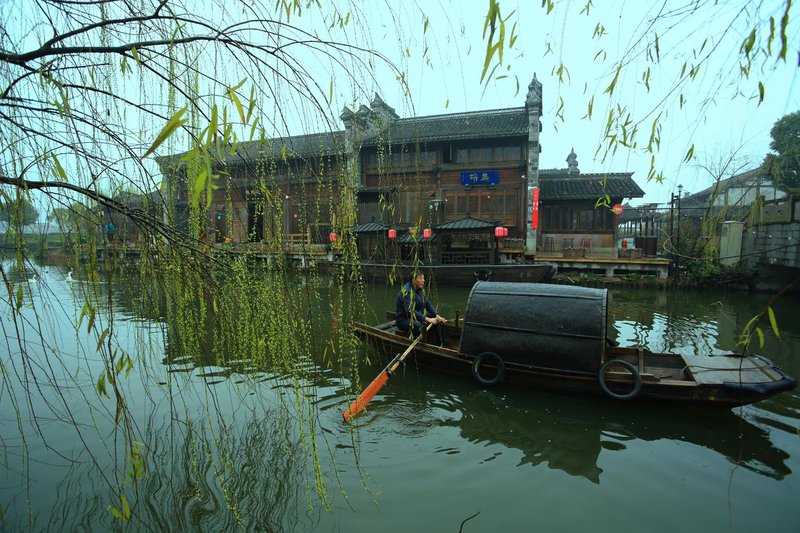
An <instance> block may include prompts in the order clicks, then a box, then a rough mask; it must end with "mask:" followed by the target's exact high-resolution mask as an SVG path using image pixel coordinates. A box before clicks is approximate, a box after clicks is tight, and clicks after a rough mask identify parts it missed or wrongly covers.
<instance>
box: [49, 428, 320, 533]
mask: <svg viewBox="0 0 800 533" xmlns="http://www.w3.org/2000/svg"><path fill="white" fill-rule="evenodd" d="M270 419H272V420H275V419H277V417H275V416H270ZM263 420H264V415H263V414H261V415H259V416H253V417H252V419H250V420H249V421H244V420H239V421H237V422H238V423H237V424H235V425H228V424H225V423H224V422H223V423H222V424H221V425H220V426H216V425H215V426H216V427H214V429H212V428H211V427H210V426H209V424H208V423H207V421H203V420H198V421H191V420H190V421H184V423H170V422H169V420H167V421H166V423H164V421H162V423H161V425H160V427H149V428H148V431H147V432H146V434H147V435H148V440H147V442H146V443H144V447H145V448H146V449H147V456H148V465H147V475H146V476H145V477H144V478H143V479H141V480H140V481H139V482H138V483H137V484H136V485H133V484H128V485H127V488H126V492H127V497H128V499H129V500H130V501H131V502H136V505H135V506H134V507H133V508H132V519H131V522H130V525H132V526H134V529H135V530H142V531H144V530H151V531H312V530H313V529H314V527H315V524H316V523H317V521H318V516H313V515H311V514H308V513H307V505H308V502H307V499H306V498H307V495H306V494H305V487H306V482H305V480H306V479H307V475H308V471H307V468H310V465H307V464H306V458H305V456H306V453H305V450H304V449H303V447H302V446H301V445H300V444H299V443H298V442H297V441H296V439H292V438H291V436H290V435H289V434H288V433H287V432H288V425H287V424H280V423H278V424H271V425H270V426H267V425H265V424H263V423H262V421H263ZM151 422H152V421H151ZM289 442H294V444H291V445H287V443H289ZM274 449H281V451H282V452H281V453H267V452H268V451H269V450H274ZM93 478H99V476H98V473H97V471H96V470H94V469H90V468H86V467H76V468H74V469H71V470H70V471H69V472H68V474H67V475H66V476H65V477H64V479H63V480H62V481H61V482H60V483H59V485H58V487H59V490H58V491H57V494H56V499H55V501H54V502H53V505H52V508H51V511H50V516H49V519H48V524H47V525H46V527H45V529H47V530H50V531H59V530H61V531H63V530H76V529H83V530H86V531H100V530H105V531H111V530H113V529H117V528H118V527H119V525H120V524H119V521H118V520H116V519H115V518H114V517H113V516H112V515H111V513H109V512H108V510H107V508H106V507H107V501H108V494H107V491H108V489H107V487H106V485H105V482H104V481H102V480H101V479H93ZM100 487H103V489H104V490H98V489H99V488H100ZM91 488H94V490H92V489H91ZM87 489H88V490H87ZM134 492H135V493H136V494H135V496H134V494H133V493H134ZM43 526H44V524H41V523H40V524H39V527H43Z"/></svg>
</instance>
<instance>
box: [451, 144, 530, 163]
mask: <svg viewBox="0 0 800 533" xmlns="http://www.w3.org/2000/svg"><path fill="white" fill-rule="evenodd" d="M455 156H456V162H458V163H482V162H487V161H518V160H519V159H520V158H521V157H522V148H521V147H520V146H519V145H510V146H494V147H492V146H471V147H469V148H458V149H456V151H455Z"/></svg>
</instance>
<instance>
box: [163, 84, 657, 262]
mask: <svg viewBox="0 0 800 533" xmlns="http://www.w3.org/2000/svg"><path fill="white" fill-rule="evenodd" d="M541 116H542V86H541V83H539V81H538V80H537V79H536V77H535V76H534V78H533V80H532V81H531V83H530V85H529V86H528V93H527V95H526V98H525V101H524V102H523V105H521V106H519V107H512V108H505V109H495V110H490V111H476V112H467V113H451V114H443V115H434V116H425V117H411V118H401V117H399V116H398V115H397V113H396V112H395V110H394V109H393V108H391V107H390V106H389V105H387V104H386V103H385V102H384V101H383V100H382V99H381V98H380V97H379V96H377V95H376V96H375V98H374V99H373V100H372V102H370V104H369V107H367V106H366V105H361V106H360V107H359V108H358V109H357V110H356V111H353V110H351V109H348V108H347V107H345V108H344V110H343V112H342V114H341V117H340V118H341V120H342V123H343V125H344V129H343V130H339V131H333V132H327V133H320V134H313V135H304V136H294V137H288V138H285V139H268V140H261V141H253V142H245V143H241V144H240V145H239V148H238V150H237V152H236V153H235V154H234V155H233V156H231V157H229V158H228V159H227V160H226V161H225V162H224V165H223V167H222V169H221V170H223V171H222V172H221V174H220V175H221V177H222V178H223V180H224V183H218V184H217V186H216V189H215V190H212V191H209V194H210V196H211V202H210V207H209V208H208V210H207V211H208V212H207V218H208V224H207V228H205V235H206V238H208V239H209V240H213V241H216V242H222V241H224V240H225V241H228V242H231V244H232V245H239V244H242V243H247V242H256V243H258V242H263V243H266V244H265V245H269V246H274V245H279V244H280V243H281V241H282V243H283V244H284V245H294V246H301V247H302V246H308V247H309V248H308V249H311V248H310V247H314V246H317V247H320V246H324V245H325V244H327V243H328V240H329V235H330V234H331V233H337V232H338V234H339V235H345V236H347V235H350V236H352V238H356V239H358V243H359V251H360V254H361V257H362V259H364V260H374V261H384V260H402V259H408V258H410V256H411V255H413V254H414V253H417V254H420V253H422V254H423V255H425V256H426V259H428V260H430V261H434V262H439V263H445V264H447V263H453V264H475V263H482V262H488V263H492V262H497V261H498V259H499V257H498V256H502V259H503V260H507V261H508V260H511V261H523V260H531V259H533V258H535V257H536V255H537V253H539V252H544V251H558V250H564V249H571V248H583V249H587V250H588V251H589V253H591V254H600V255H602V254H604V253H607V254H613V252H614V251H615V248H614V240H615V239H614V237H615V228H616V220H615V218H614V215H613V213H612V212H611V210H610V209H609V206H610V205H613V204H615V203H621V202H622V201H623V200H624V199H625V198H638V197H642V196H643V194H644V193H643V192H642V190H641V189H640V188H639V187H638V186H637V185H636V183H635V182H634V181H633V179H632V176H631V174H630V173H608V174H582V173H581V172H580V170H579V169H578V162H577V156H576V155H575V153H574V151H573V152H572V153H571V154H570V155H569V157H568V158H567V163H568V166H567V168H565V169H561V170H557V169H553V170H540V169H539V153H540V151H541V144H540V142H539V141H540V134H541V131H542V123H541ZM176 161H177V159H176V158H163V159H161V160H160V163H161V164H162V167H163V168H164V169H165V172H174V169H175V168H179V171H178V172H177V175H178V176H182V177H183V178H185V176H186V175H187V170H186V168H185V166H184V167H182V168H181V167H170V165H171V164H174V163H175V162H176ZM169 168H172V170H168V169H169ZM178 182H179V183H185V181H184V182H182V181H181V178H179V180H178ZM346 189H349V190H351V191H354V192H355V194H356V195H357V202H356V211H357V212H356V213H355V215H353V214H352V213H345V212H342V210H343V209H345V208H344V202H339V201H338V199H339V198H341V196H340V195H342V193H343V191H344V190H346ZM193 194H194V196H196V194H197V193H196V191H195V193H191V192H190V191H189V187H186V186H185V185H184V186H178V187H177V188H176V189H175V198H176V210H177V212H178V222H179V223H181V221H182V220H187V219H188V217H187V216H186V214H188V211H189V206H190V205H191V204H192V201H196V200H193ZM535 198H537V199H538V203H537V202H534V199H535ZM598 198H606V199H607V200H609V201H608V202H606V203H605V205H601V206H597V200H598ZM349 222H352V223H349ZM498 226H499V227H502V228H505V230H504V231H506V232H507V237H506V238H504V239H502V241H501V243H498V239H496V238H495V235H497V234H498V233H497V230H496V228H497V227H498ZM426 229H427V230H428V231H427V232H426V231H425V230H426ZM389 230H394V231H392V232H390V231H389ZM409 232H410V233H409ZM201 233H202V232H201ZM424 235H427V238H426V237H424ZM392 236H393V237H394V238H390V237H392ZM421 241H424V243H425V244H426V246H423V247H422V248H420V247H419V246H417V245H418V244H419V243H420V242H421Z"/></svg>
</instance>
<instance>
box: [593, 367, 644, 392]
mask: <svg viewBox="0 0 800 533" xmlns="http://www.w3.org/2000/svg"><path fill="white" fill-rule="evenodd" d="M611 366H621V367H623V368H625V369H627V370H628V372H630V373H631V375H632V376H633V388H632V389H631V390H630V391H628V392H626V393H624V394H620V393H618V392H614V391H612V390H611V389H610V388H608V385H607V384H606V370H607V369H608V367H611ZM597 381H599V382H600V388H601V389H603V392H605V393H606V394H608V395H609V396H611V397H612V398H614V399H615V400H633V399H634V398H636V397H637V396H639V393H640V392H641V391H642V376H640V375H639V371H638V370H637V369H636V367H635V366H633V365H632V364H630V363H629V362H627V361H623V360H622V359H612V360H611V361H606V362H605V363H603V366H601V367H600V370H599V371H598V372H597Z"/></svg>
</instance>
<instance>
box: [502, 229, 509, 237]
mask: <svg viewBox="0 0 800 533" xmlns="http://www.w3.org/2000/svg"><path fill="white" fill-rule="evenodd" d="M503 237H508V228H505V227H504V228H503Z"/></svg>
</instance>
